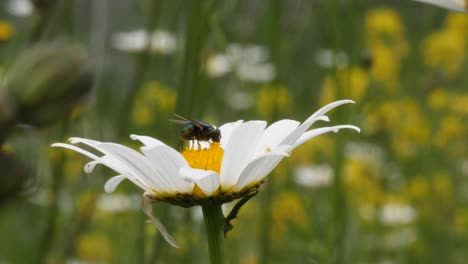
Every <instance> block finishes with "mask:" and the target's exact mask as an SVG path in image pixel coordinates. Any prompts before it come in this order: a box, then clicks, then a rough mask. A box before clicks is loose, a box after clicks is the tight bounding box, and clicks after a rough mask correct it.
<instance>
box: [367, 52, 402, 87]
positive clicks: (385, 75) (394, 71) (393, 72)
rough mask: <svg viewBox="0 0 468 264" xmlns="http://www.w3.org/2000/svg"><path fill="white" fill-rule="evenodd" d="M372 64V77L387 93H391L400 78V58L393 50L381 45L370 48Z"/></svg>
mask: <svg viewBox="0 0 468 264" xmlns="http://www.w3.org/2000/svg"><path fill="white" fill-rule="evenodd" d="M371 53H372V57H373V63H372V67H371V73H372V77H373V78H374V79H375V80H377V81H379V82H380V83H381V84H382V85H383V86H384V87H385V88H386V90H387V91H388V92H389V93H393V92H394V91H395V89H396V87H397V84H398V80H399V77H400V58H399V57H398V56H396V55H395V52H394V50H392V49H390V48H389V47H387V46H385V45H381V44H376V45H374V46H373V47H372V48H371Z"/></svg>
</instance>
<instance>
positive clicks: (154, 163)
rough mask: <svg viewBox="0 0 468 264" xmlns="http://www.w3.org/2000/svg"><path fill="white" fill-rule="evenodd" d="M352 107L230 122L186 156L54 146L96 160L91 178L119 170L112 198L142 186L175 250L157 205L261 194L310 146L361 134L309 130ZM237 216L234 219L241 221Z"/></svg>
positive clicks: (165, 149) (152, 147)
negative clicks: (328, 137)
mask: <svg viewBox="0 0 468 264" xmlns="http://www.w3.org/2000/svg"><path fill="white" fill-rule="evenodd" d="M347 103H354V102H353V101H351V100H341V101H336V102H333V103H330V104H328V105H326V106H324V107H322V108H321V109H319V110H318V111H317V112H315V113H314V114H312V115H311V116H310V117H309V118H307V119H306V120H305V121H304V122H302V123H300V122H298V121H295V120H290V119H283V120H280V121H277V122H275V123H273V124H271V125H270V126H268V127H267V123H266V122H265V121H247V122H244V121H242V120H239V121H236V122H231V123H227V124H224V125H222V126H220V127H219V130H220V132H221V139H220V141H219V142H212V141H209V142H208V141H202V142H190V144H189V146H188V147H187V148H186V149H184V150H182V152H179V151H177V150H175V149H173V148H172V147H170V146H168V145H166V144H164V143H163V142H162V141H160V140H158V139H155V138H152V137H149V136H141V135H131V136H130V137H131V138H132V139H133V140H138V141H140V142H141V143H142V144H143V146H142V147H141V148H140V152H138V151H136V150H133V149H131V148H128V147H126V146H123V145H120V144H116V143H110V142H99V141H95V140H90V139H85V138H78V137H73V138H70V142H71V143H72V144H83V145H85V146H86V148H87V149H92V150H93V151H89V150H86V149H85V148H80V147H77V146H74V145H71V144H64V143H55V144H52V146H53V147H63V148H67V149H71V150H74V151H76V152H79V153H81V154H83V155H85V156H87V157H89V158H90V159H92V160H93V161H91V162H89V163H87V164H86V165H85V166H84V170H85V172H86V173H91V172H92V171H93V169H94V168H95V166H96V165H98V164H102V165H104V166H107V167H109V168H111V169H113V170H114V171H116V172H117V173H118V175H117V176H115V177H113V178H111V179H109V180H108V181H107V182H106V184H105V185H104V189H105V191H106V192H108V193H111V192H113V191H114V190H115V189H116V187H117V186H118V185H119V184H120V183H121V182H122V181H123V180H129V181H131V182H132V183H134V184H135V185H137V186H138V187H140V188H141V189H142V190H143V191H144V195H143V197H144V199H143V203H142V207H143V211H144V212H145V213H146V214H147V215H148V216H149V217H150V219H151V222H152V223H153V224H154V225H155V226H156V228H158V229H159V230H160V231H161V233H162V235H163V236H164V237H165V238H166V240H167V241H168V242H169V243H170V244H172V245H175V242H174V241H173V239H172V238H171V237H170V236H169V235H168V234H167V232H166V230H165V229H164V226H162V224H161V223H159V221H157V219H156V218H155V217H154V216H153V215H152V212H151V202H155V201H163V202H168V203H171V204H174V205H179V206H183V207H191V206H194V205H201V206H202V207H203V206H205V205H216V206H218V205H219V206H220V205H221V204H223V203H227V202H231V201H233V200H236V199H243V198H246V197H247V199H249V198H250V197H252V196H253V195H255V194H256V193H257V192H258V188H259V187H260V185H261V184H262V183H263V182H264V181H265V178H266V176H267V175H268V174H269V173H270V172H271V171H272V170H273V169H274V168H275V167H276V166H277V165H278V163H279V162H280V161H281V160H282V159H283V158H285V157H287V156H289V155H290V153H291V152H292V151H293V150H294V149H295V148H297V147H298V146H300V145H302V144H303V143H304V142H306V141H308V140H310V139H312V138H314V137H316V136H319V135H321V134H325V133H328V132H338V131H339V130H340V129H344V128H347V129H353V130H356V131H358V132H359V131H360V130H359V128H358V127H356V126H353V125H337V126H330V127H321V128H316V129H312V130H309V128H310V127H311V126H312V125H313V124H314V123H315V122H317V121H319V120H321V121H329V119H328V117H327V116H326V115H325V113H327V112H328V111H329V110H331V109H333V108H335V107H337V106H340V105H342V104H347ZM243 203H245V200H244V201H243V202H242V203H241V204H243ZM237 210H238V208H237ZM235 214H236V212H235ZM235 214H234V215H231V216H230V217H232V218H233V217H235ZM228 218H229V216H228ZM229 229H230V228H229V227H228V228H227V231H228V230H229ZM225 232H226V227H225Z"/></svg>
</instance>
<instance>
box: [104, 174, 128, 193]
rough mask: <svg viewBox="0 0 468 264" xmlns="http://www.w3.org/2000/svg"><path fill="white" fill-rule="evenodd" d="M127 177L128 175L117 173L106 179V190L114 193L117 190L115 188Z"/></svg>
mask: <svg viewBox="0 0 468 264" xmlns="http://www.w3.org/2000/svg"><path fill="white" fill-rule="evenodd" d="M126 178H127V177H125V176H123V175H117V176H114V177H112V178H110V179H109V180H107V181H106V184H104V190H105V191H106V193H113V192H114V191H115V188H117V186H118V185H119V184H120V183H121V182H122V181H123V180H125V179H126Z"/></svg>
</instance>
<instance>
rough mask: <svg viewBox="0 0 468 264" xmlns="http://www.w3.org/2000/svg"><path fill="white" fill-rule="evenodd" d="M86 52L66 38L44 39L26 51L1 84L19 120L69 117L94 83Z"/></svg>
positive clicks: (1, 91)
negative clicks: (50, 41)
mask: <svg viewBox="0 0 468 264" xmlns="http://www.w3.org/2000/svg"><path fill="white" fill-rule="evenodd" d="M92 77H93V76H92V71H91V67H90V63H89V59H88V57H87V55H86V52H85V51H84V50H83V49H82V48H80V47H79V46H77V45H73V44H70V43H66V42H52V43H40V44H37V45H36V46H34V47H32V48H30V49H28V50H26V51H24V52H23V53H22V54H21V55H19V57H18V58H17V59H16V60H15V62H14V63H13V64H12V65H11V66H10V68H9V70H8V72H7V73H6V75H5V78H4V79H3V81H2V83H1V85H0V95H1V94H4V95H5V96H6V97H7V98H9V99H8V100H9V101H11V102H13V103H14V105H15V106H16V113H15V118H16V121H17V122H19V123H24V124H29V125H36V126H45V125H49V124H52V123H54V122H56V121H57V120H59V119H62V118H65V117H66V116H67V115H68V114H69V113H70V111H71V110H73V108H74V107H75V106H76V105H77V104H78V103H80V102H81V100H82V99H83V98H84V97H85V96H86V95H87V94H88V92H89V91H90V90H91V87H92Z"/></svg>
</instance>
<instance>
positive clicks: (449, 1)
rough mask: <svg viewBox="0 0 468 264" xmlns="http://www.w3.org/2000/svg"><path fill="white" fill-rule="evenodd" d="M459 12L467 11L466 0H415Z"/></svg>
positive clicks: (467, 4) (467, 3)
mask: <svg viewBox="0 0 468 264" xmlns="http://www.w3.org/2000/svg"><path fill="white" fill-rule="evenodd" d="M415 1H418V2H425V3H428V4H433V5H436V6H439V7H443V8H446V9H449V10H453V11H458V12H467V10H468V2H466V1H464V0H415Z"/></svg>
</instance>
